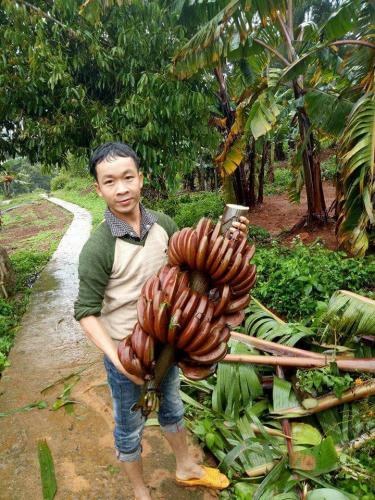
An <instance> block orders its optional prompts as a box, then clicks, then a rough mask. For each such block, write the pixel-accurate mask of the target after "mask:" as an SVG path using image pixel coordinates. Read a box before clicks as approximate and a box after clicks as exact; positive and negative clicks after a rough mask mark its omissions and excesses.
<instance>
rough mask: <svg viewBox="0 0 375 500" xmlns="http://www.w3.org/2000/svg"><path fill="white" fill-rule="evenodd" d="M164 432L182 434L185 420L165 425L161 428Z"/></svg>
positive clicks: (181, 419)
mask: <svg viewBox="0 0 375 500" xmlns="http://www.w3.org/2000/svg"><path fill="white" fill-rule="evenodd" d="M160 427H161V429H162V430H163V431H164V432H180V431H182V429H184V428H185V424H184V419H183V418H180V420H178V421H177V422H174V423H173V424H165V425H161V426H160Z"/></svg>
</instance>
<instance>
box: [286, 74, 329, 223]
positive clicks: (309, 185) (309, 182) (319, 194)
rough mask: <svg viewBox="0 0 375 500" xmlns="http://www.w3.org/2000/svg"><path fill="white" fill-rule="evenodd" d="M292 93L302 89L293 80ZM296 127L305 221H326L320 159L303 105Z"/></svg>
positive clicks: (299, 94) (299, 108)
mask: <svg viewBox="0 0 375 500" xmlns="http://www.w3.org/2000/svg"><path fill="white" fill-rule="evenodd" d="M293 87H294V95H295V98H296V99H297V98H298V97H301V96H302V91H301V89H300V87H299V85H298V83H297V82H293ZM297 116H298V127H299V133H300V136H301V142H302V144H303V152H302V163H303V173H304V178H305V187H306V196H307V210H308V214H307V222H308V223H311V222H314V221H315V222H316V221H325V222H326V221H327V210H326V204H325V200H324V192H323V185H322V178H321V173H320V161H319V157H318V155H317V154H316V151H315V147H314V136H313V133H312V127H311V122H310V119H309V117H308V115H307V113H306V109H305V108H304V106H301V107H298V110H297Z"/></svg>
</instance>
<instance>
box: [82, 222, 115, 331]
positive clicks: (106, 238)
mask: <svg viewBox="0 0 375 500" xmlns="http://www.w3.org/2000/svg"><path fill="white" fill-rule="evenodd" d="M114 252H115V238H114V237H113V236H112V235H111V233H110V231H109V228H108V227H107V224H105V223H103V224H102V225H100V226H99V228H98V229H97V230H96V231H95V233H93V235H92V236H91V237H90V238H89V240H88V241H87V242H86V244H85V245H84V247H83V249H82V252H81V254H80V257H79V265H78V277H79V291H78V297H77V300H76V302H75V304H74V317H75V319H76V320H77V321H79V320H80V319H82V318H85V317H86V316H100V313H101V309H102V303H103V298H104V292H105V289H106V286H107V284H108V280H109V278H110V275H111V271H112V266H113V259H114Z"/></svg>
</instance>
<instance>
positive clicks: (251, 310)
mask: <svg viewBox="0 0 375 500" xmlns="http://www.w3.org/2000/svg"><path fill="white" fill-rule="evenodd" d="M245 330H246V333H247V334H249V335H253V336H255V337H259V338H261V339H264V340H269V341H271V342H272V341H277V342H278V343H279V344H285V345H288V346H294V345H295V344H297V342H299V341H300V340H301V339H303V338H305V337H310V336H311V335H313V331H312V330H310V329H309V328H306V327H305V326H304V325H301V324H299V323H285V322H284V321H283V320H282V319H280V318H278V317H277V316H276V315H275V314H273V313H272V312H271V311H270V310H268V309H267V308H266V307H265V306H264V305H263V304H261V303H260V302H258V301H257V300H256V299H254V298H252V301H251V302H250V305H249V307H248V308H247V317H246V321H245Z"/></svg>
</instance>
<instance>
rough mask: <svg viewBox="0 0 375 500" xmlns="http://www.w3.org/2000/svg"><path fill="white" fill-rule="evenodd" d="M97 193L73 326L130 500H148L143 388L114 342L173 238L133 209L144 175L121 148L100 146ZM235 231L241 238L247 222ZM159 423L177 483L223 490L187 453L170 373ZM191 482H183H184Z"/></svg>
mask: <svg viewBox="0 0 375 500" xmlns="http://www.w3.org/2000/svg"><path fill="white" fill-rule="evenodd" d="M90 173H91V174H92V175H93V177H94V178H95V187H96V192H97V193H98V195H99V196H101V197H102V198H103V199H104V200H105V202H106V204H107V210H106V212H105V221H104V222H102V223H101V224H100V225H99V227H98V228H97V230H96V231H95V232H94V233H93V234H92V235H91V236H90V238H89V240H88V241H87V243H86V244H85V246H84V248H83V250H82V252H81V255H80V261H79V280H80V285H79V295H78V298H77V301H76V303H75V314H74V315H75V318H76V319H77V320H78V321H79V322H80V325H81V327H82V328H83V330H84V332H85V333H86V335H87V336H88V337H89V338H90V339H91V340H92V341H93V342H94V344H95V345H96V346H97V347H98V348H99V349H100V350H101V351H103V353H104V355H105V356H104V364H105V368H106V370H107V375H108V383H109V386H110V388H111V393H112V400H113V409H114V418H115V430H114V438H115V447H116V452H117V457H118V459H119V460H121V461H122V462H124V466H125V471H126V473H127V475H128V477H129V479H130V482H131V484H132V486H133V489H134V494H135V498H136V499H142V500H148V499H150V498H151V497H150V494H149V492H148V489H147V487H146V485H145V483H144V481H143V477H142V462H141V438H142V432H143V427H144V423H145V418H144V417H143V416H142V415H141V412H140V411H137V412H132V411H131V408H132V406H133V404H134V403H135V402H137V400H138V398H139V395H140V386H141V385H142V384H143V380H141V379H139V378H137V377H135V376H134V375H131V374H130V373H127V371H126V370H125V369H124V367H123V366H122V365H121V363H120V360H119V358H118V355H117V345H118V342H119V341H120V340H122V339H123V338H125V337H126V336H127V335H130V333H131V332H132V329H133V327H134V325H135V323H136V322H137V310H136V303H137V299H138V297H139V295H140V292H141V288H142V286H143V284H144V282H145V281H146V280H147V279H148V278H149V277H150V276H152V275H153V274H155V273H156V272H157V271H158V270H159V269H160V267H161V266H162V265H163V264H165V263H166V260H167V248H168V240H169V238H170V237H171V235H172V234H173V233H174V232H175V231H177V230H178V228H177V226H176V224H175V223H174V222H173V220H172V219H171V218H170V217H168V216H167V215H165V214H162V213H159V212H155V211H153V210H146V209H145V208H144V207H143V205H142V204H141V203H140V197H141V189H142V186H143V174H142V172H141V171H140V170H139V160H138V158H137V155H136V154H135V152H134V151H133V150H132V149H131V148H130V147H129V146H127V145H125V144H122V143H107V144H104V145H102V146H100V147H99V148H97V149H96V150H95V152H94V153H93V155H92V157H91V160H90ZM242 222H243V223H234V224H233V226H234V228H233V230H235V228H239V229H240V230H241V231H242V232H243V233H244V234H245V233H246V229H247V227H246V225H247V224H248V221H247V219H245V218H243V220H242ZM159 422H160V425H161V428H162V430H163V431H164V433H165V436H166V438H167V440H168V442H169V444H170V446H171V448H172V450H173V452H174V454H175V457H176V479H177V481H178V482H180V483H181V484H187V485H189V484H193V483H192V481H191V480H194V479H195V480H197V482H198V483H201V484H204V485H207V486H211V487H213V488H224V487H226V486H227V485H228V480H227V478H226V477H225V476H224V475H223V474H221V473H220V472H219V471H217V470H216V469H209V468H206V467H204V466H200V465H198V464H197V463H195V461H194V460H193V459H192V458H191V457H190V455H189V454H188V453H187V451H186V450H187V449H188V447H187V442H186V434H185V431H184V427H183V404H182V402H181V398H180V394H179V376H178V369H177V367H172V368H171V369H170V370H169V372H168V374H167V376H166V377H165V379H164V381H163V383H162V386H161V402H160V410H159ZM189 481H190V482H189Z"/></svg>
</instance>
